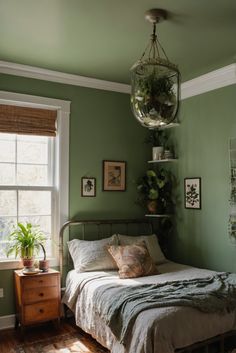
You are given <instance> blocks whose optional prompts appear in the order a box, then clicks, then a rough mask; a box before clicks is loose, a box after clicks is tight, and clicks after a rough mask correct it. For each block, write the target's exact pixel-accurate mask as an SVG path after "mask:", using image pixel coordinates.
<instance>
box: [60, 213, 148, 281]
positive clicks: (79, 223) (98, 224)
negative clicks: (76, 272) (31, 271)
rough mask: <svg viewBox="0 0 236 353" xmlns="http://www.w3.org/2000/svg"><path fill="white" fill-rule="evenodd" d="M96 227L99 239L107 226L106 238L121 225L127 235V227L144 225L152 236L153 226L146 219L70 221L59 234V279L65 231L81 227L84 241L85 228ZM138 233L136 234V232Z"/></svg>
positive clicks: (61, 270)
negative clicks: (103, 228) (73, 227)
mask: <svg viewBox="0 0 236 353" xmlns="http://www.w3.org/2000/svg"><path fill="white" fill-rule="evenodd" d="M89 225H90V226H92V225H93V226H96V227H97V235H98V239H99V238H100V236H99V235H100V234H101V229H102V226H109V228H110V229H109V232H108V234H107V231H106V234H107V236H109V235H112V234H114V232H115V226H118V225H123V226H125V227H126V234H129V226H130V225H133V226H134V225H137V226H138V225H139V226H141V225H146V227H145V228H146V230H149V232H148V233H147V234H152V233H153V224H152V223H151V222H150V220H148V219H110V220H101V219H100V220H71V221H68V222H66V223H64V224H63V226H62V228H61V230H60V233H59V267H60V273H61V277H62V275H63V260H64V248H63V245H64V240H63V238H64V233H65V231H66V230H67V229H70V227H71V226H81V227H82V239H83V240H84V239H85V238H86V233H85V229H86V226H89ZM137 233H138V232H137ZM137 233H136V235H139V234H141V233H138V234H137ZM67 264H68V259H67Z"/></svg>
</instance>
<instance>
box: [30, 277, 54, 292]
mask: <svg viewBox="0 0 236 353" xmlns="http://www.w3.org/2000/svg"><path fill="white" fill-rule="evenodd" d="M57 281H58V277H57V276H55V275H54V276H53V275H50V276H45V275H43V276H40V275H39V276H37V275H36V276H34V277H33V276H32V277H30V278H24V290H26V289H30V288H41V287H49V286H57V284H58V282H57Z"/></svg>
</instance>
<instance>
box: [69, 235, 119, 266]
mask: <svg viewBox="0 0 236 353" xmlns="http://www.w3.org/2000/svg"><path fill="white" fill-rule="evenodd" d="M67 244H68V249H69V252H70V255H71V257H72V260H73V263H74V268H75V269H76V270H77V271H78V272H87V271H106V270H117V269H118V267H117V265H116V263H115V261H114V260H113V258H112V256H111V255H110V253H109V251H108V250H107V247H108V246H109V245H117V244H118V239H117V236H116V235H115V234H114V235H112V236H111V237H109V238H105V239H101V240H79V239H73V240H71V241H69V242H67Z"/></svg>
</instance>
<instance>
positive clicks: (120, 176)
mask: <svg viewBox="0 0 236 353" xmlns="http://www.w3.org/2000/svg"><path fill="white" fill-rule="evenodd" d="M103 190H104V191H125V190H126V162H124V161H103Z"/></svg>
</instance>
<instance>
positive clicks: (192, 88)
mask: <svg viewBox="0 0 236 353" xmlns="http://www.w3.org/2000/svg"><path fill="white" fill-rule="evenodd" d="M234 84H236V63H234V64H231V65H228V66H225V67H222V68H220V69H217V70H214V71H211V72H209V73H207V74H205V75H201V76H199V77H196V78H194V79H192V80H189V81H186V82H183V83H182V84H181V100H184V99H186V98H190V97H194V96H197V95H199V94H202V93H206V92H209V91H213V90H215V89H218V88H221V87H226V86H230V85H234Z"/></svg>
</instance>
